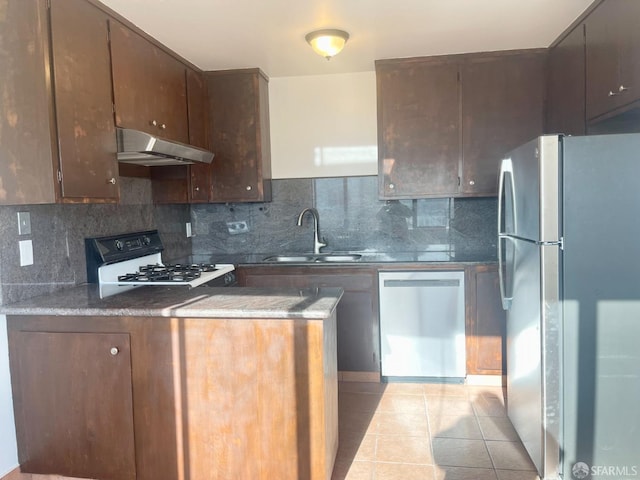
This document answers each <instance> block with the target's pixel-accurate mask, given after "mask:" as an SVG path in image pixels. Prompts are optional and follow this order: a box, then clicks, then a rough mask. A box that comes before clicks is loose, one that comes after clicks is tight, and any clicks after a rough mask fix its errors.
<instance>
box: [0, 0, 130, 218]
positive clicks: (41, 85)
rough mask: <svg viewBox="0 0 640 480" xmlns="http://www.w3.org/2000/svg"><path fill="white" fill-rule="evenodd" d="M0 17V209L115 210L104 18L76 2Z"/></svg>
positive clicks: (20, 7)
mask: <svg viewBox="0 0 640 480" xmlns="http://www.w3.org/2000/svg"><path fill="white" fill-rule="evenodd" d="M47 3H50V4H51V5H50V12H48V10H47ZM0 11H2V12H3V13H2V15H0V43H1V44H2V45H3V48H2V49H0V50H1V51H0V64H1V65H2V66H1V67H0V84H2V85H3V88H4V91H5V99H4V101H3V104H2V107H1V108H2V109H3V112H2V115H0V145H1V146H0V204H14V205H18V204H38V203H55V202H70V203H74V202H83V203H85V202H116V201H117V200H118V197H119V189H118V185H117V183H116V182H117V174H118V169H117V163H116V156H115V151H116V150H115V132H114V126H113V113H112V98H111V76H110V63H109V62H110V60H109V46H108V42H107V20H106V16H105V15H104V14H102V13H101V11H100V10H98V9H97V8H96V7H94V6H93V5H91V4H89V3H88V2H86V1H83V0H70V1H66V0H52V1H51V2H45V1H44V0H24V1H20V2H15V1H10V0H3V1H0ZM49 17H50V22H49ZM54 100H55V102H54ZM54 105H55V108H54Z"/></svg>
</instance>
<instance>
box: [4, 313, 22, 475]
mask: <svg viewBox="0 0 640 480" xmlns="http://www.w3.org/2000/svg"><path fill="white" fill-rule="evenodd" d="M11 402H12V400H11V379H10V377H9V348H8V346H7V319H6V317H5V316H4V315H0V477H2V476H4V475H5V474H6V473H9V472H10V471H11V470H13V469H14V468H16V467H17V466H18V451H17V446H16V429H15V422H14V420H13V404H12V403H11Z"/></svg>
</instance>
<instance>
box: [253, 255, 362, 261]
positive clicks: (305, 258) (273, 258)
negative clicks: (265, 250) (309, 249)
mask: <svg viewBox="0 0 640 480" xmlns="http://www.w3.org/2000/svg"><path fill="white" fill-rule="evenodd" d="M361 258H362V255H360V254H333V253H320V254H318V255H272V256H270V257H266V258H264V259H263V261H265V262H274V263H323V262H333V263H348V262H357V261H358V260H360V259H361Z"/></svg>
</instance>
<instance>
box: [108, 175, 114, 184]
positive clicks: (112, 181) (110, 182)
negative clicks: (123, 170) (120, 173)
mask: <svg viewBox="0 0 640 480" xmlns="http://www.w3.org/2000/svg"><path fill="white" fill-rule="evenodd" d="M107 183H109V184H111V185H115V184H116V179H115V177H111V178H110V179H109V180H107Z"/></svg>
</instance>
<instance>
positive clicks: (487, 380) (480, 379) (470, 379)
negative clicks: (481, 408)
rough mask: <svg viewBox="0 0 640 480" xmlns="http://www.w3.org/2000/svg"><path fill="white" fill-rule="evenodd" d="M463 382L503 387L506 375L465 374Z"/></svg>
mask: <svg viewBox="0 0 640 480" xmlns="http://www.w3.org/2000/svg"><path fill="white" fill-rule="evenodd" d="M465 384H467V385H477V386H482V387H504V386H505V385H506V377H505V376H504V375H467V379H466V381H465Z"/></svg>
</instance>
